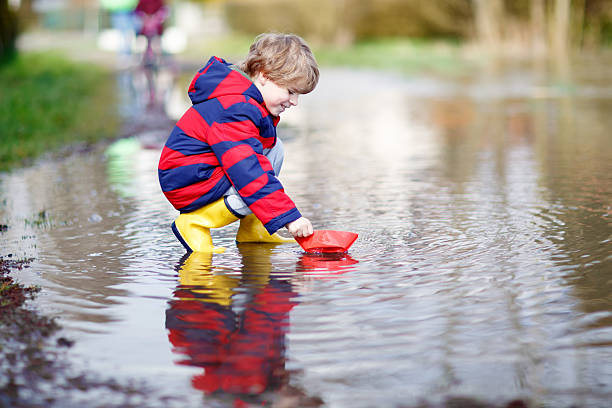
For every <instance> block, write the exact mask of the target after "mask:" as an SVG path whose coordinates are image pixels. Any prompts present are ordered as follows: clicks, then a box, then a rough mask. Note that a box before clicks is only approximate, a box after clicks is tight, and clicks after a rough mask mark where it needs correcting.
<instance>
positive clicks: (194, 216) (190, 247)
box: [172, 198, 238, 254]
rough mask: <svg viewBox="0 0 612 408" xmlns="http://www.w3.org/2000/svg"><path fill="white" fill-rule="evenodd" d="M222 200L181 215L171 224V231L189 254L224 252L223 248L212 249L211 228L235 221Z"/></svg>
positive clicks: (235, 218)
mask: <svg viewBox="0 0 612 408" xmlns="http://www.w3.org/2000/svg"><path fill="white" fill-rule="evenodd" d="M237 219H238V217H236V216H235V215H234V214H232V213H231V212H230V211H229V210H228V209H227V207H226V206H225V202H224V201H223V199H222V198H220V199H219V200H217V201H215V202H214V203H211V204H208V205H205V206H204V207H202V208H199V209H197V210H195V211H192V212H190V213H183V214H181V215H179V216H178V218H177V219H176V220H174V223H172V231H173V232H174V235H176V237H177V238H178V240H179V241H180V242H181V244H183V246H184V247H185V249H187V251H189V252H214V253H218V254H219V253H222V252H225V248H222V247H214V246H213V243H212V238H211V236H210V229H211V228H220V227H224V226H226V225H228V224H231V223H232V222H234V221H236V220H237Z"/></svg>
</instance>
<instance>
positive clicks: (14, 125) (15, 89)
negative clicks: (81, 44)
mask: <svg viewBox="0 0 612 408" xmlns="http://www.w3.org/2000/svg"><path fill="white" fill-rule="evenodd" d="M114 90H115V84H114V78H113V76H112V74H111V73H110V72H107V71H105V70H104V69H102V68H100V67H97V66H93V65H89V64H82V63H75V62H70V61H68V60H67V59H65V58H63V57H60V56H57V55H54V54H50V53H32V54H29V53H28V54H22V55H19V56H17V57H16V58H15V59H14V60H12V61H10V62H8V63H5V64H4V65H2V66H0V171H5V170H8V169H10V168H12V167H15V166H18V165H21V164H23V163H24V162H27V161H28V160H29V159H33V158H35V157H37V156H39V155H41V154H42V153H46V152H49V151H56V150H58V149H59V148H60V147H62V146H65V145H68V144H72V143H87V144H89V143H94V142H96V141H98V140H101V139H104V138H109V137H114V136H116V135H117V132H118V129H119V124H120V121H119V116H118V114H117V113H116V110H117V108H116V103H115V99H114V96H113V95H114Z"/></svg>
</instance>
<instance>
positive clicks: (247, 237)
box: [236, 214, 295, 244]
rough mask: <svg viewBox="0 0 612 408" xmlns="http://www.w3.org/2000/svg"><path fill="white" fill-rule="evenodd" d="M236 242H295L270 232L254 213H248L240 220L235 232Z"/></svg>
mask: <svg viewBox="0 0 612 408" xmlns="http://www.w3.org/2000/svg"><path fill="white" fill-rule="evenodd" d="M236 241H237V242H266V243H270V244H284V243H288V242H295V239H293V238H285V237H281V236H280V235H278V234H277V233H274V234H272V235H270V233H269V232H268V231H267V230H266V228H265V227H264V226H263V224H262V223H261V221H259V219H258V218H257V217H255V215H254V214H249V215H247V216H246V217H244V218H242V219H241V220H240V227H239V228H238V233H237V234H236Z"/></svg>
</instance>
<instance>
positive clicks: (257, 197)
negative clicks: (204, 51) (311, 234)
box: [158, 57, 301, 233]
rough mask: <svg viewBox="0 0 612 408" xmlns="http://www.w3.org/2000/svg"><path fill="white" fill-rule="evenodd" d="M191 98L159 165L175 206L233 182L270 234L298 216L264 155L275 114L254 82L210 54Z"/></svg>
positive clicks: (187, 205)
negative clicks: (266, 105) (269, 108)
mask: <svg viewBox="0 0 612 408" xmlns="http://www.w3.org/2000/svg"><path fill="white" fill-rule="evenodd" d="M189 97H190V98H191V101H192V103H193V105H192V106H191V107H190V108H189V109H188V110H187V111H186V112H185V113H184V114H183V116H182V117H181V118H180V119H179V121H178V122H177V123H176V126H175V127H174V129H173V130H172V132H171V133H170V136H169V137H168V140H167V142H166V144H165V146H164V148H163V150H162V153H161V157H160V159H159V166H158V176H159V183H160V185H161V188H162V191H163V192H164V195H165V196H166V198H167V199H168V200H169V201H170V203H171V204H172V205H173V206H174V208H176V209H177V210H179V211H180V212H182V213H183V212H190V211H194V210H197V209H198V208H200V207H203V206H204V205H206V204H209V203H212V202H214V201H216V200H218V199H219V198H221V197H222V196H223V194H224V193H225V192H226V191H227V189H229V188H230V187H231V186H232V185H233V186H234V187H235V188H236V190H237V191H238V193H239V194H240V196H241V197H242V199H243V200H244V202H245V203H246V204H247V205H248V206H249V208H250V209H251V211H253V213H254V214H255V216H256V217H257V218H258V219H259V220H260V221H261V222H262V223H263V225H264V226H265V227H266V229H267V230H268V232H270V233H274V232H276V231H277V230H279V229H280V228H282V227H283V226H285V225H286V224H287V223H289V222H291V221H295V220H297V219H298V218H300V217H301V214H300V212H299V211H298V209H297V208H296V206H295V204H294V203H293V201H292V200H291V199H290V198H289V196H288V195H287V194H285V191H284V189H283V186H282V184H281V183H280V181H279V180H278V178H276V175H275V174H274V170H273V169H272V165H271V164H270V161H269V160H268V159H267V158H266V157H265V156H264V155H263V149H266V148H270V147H272V146H274V144H275V143H276V125H277V123H278V118H276V117H273V116H272V115H271V114H270V113H269V112H268V110H267V109H266V108H265V104H264V101H263V97H262V95H261V93H260V92H259V90H258V89H257V87H256V86H255V84H253V82H252V81H251V80H249V79H248V78H247V77H245V76H244V75H243V74H242V73H241V72H239V71H236V70H234V69H231V68H230V64H228V63H227V62H226V61H224V60H223V59H221V58H217V57H212V58H211V59H210V60H209V61H208V62H207V63H206V66H205V67H204V68H202V69H201V70H200V71H199V72H198V73H197V74H196V76H195V77H194V78H193V80H192V81H191V85H190V86H189Z"/></svg>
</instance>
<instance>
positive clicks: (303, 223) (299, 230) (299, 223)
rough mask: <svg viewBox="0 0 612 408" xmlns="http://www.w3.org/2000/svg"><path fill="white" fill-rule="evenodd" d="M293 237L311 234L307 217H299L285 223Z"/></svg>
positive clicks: (311, 230)
mask: <svg viewBox="0 0 612 408" xmlns="http://www.w3.org/2000/svg"><path fill="white" fill-rule="evenodd" d="M285 227H287V229H288V230H289V232H290V233H291V235H293V237H294V238H295V237H307V236H310V235H312V233H313V228H312V224H311V223H310V220H309V219H308V218H304V217H300V218H298V219H297V220H295V221H291V222H290V223H288V224H287V225H285Z"/></svg>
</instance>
